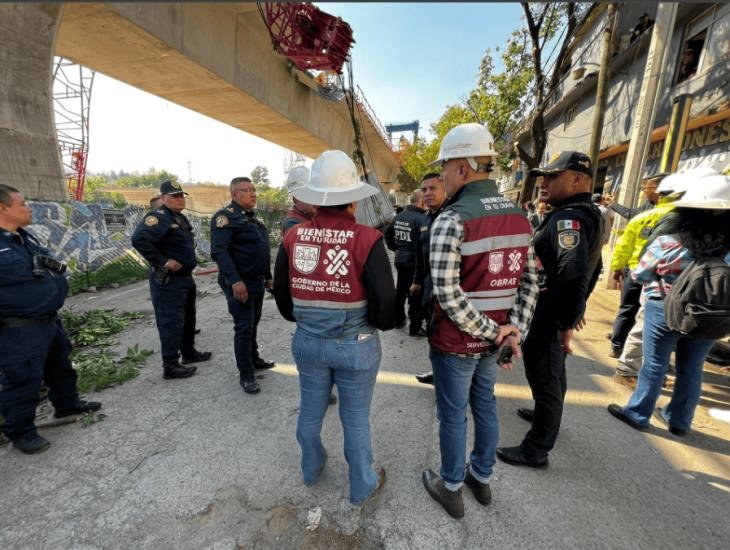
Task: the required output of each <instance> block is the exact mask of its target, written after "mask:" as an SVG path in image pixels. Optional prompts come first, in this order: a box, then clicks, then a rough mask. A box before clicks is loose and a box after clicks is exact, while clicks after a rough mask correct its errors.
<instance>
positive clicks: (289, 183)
mask: <svg viewBox="0 0 730 550" xmlns="http://www.w3.org/2000/svg"><path fill="white" fill-rule="evenodd" d="M307 180H309V168H307V167H306V166H295V167H294V168H292V169H291V170H289V175H288V176H287V178H286V188H287V191H289V195H290V196H291V198H292V203H293V206H292V207H291V208H290V209H289V211H288V212H287V213H286V216H285V217H284V221H282V222H281V229H282V233H284V234H286V232H287V231H289V229H291V228H292V227H293V226H295V225H297V224H299V223H303V222H305V221H307V220H310V219H311V218H312V216H313V215H314V211H315V210H316V207H315V206H314V205H311V204H308V203H306V202H303V201H300V200H299V199H298V198H296V197H295V196H294V195H293V193H294V191H296V190H297V189H301V188H302V187H304V186H305V185H306V184H307Z"/></svg>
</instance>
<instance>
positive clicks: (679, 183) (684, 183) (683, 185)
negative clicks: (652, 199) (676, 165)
mask: <svg viewBox="0 0 730 550" xmlns="http://www.w3.org/2000/svg"><path fill="white" fill-rule="evenodd" d="M716 175H718V173H717V171H715V170H713V169H712V168H695V169H694V170H689V171H687V172H679V173H676V174H669V175H668V176H666V177H665V178H664V179H663V180H662V181H661V182H659V185H658V186H657V188H656V192H657V193H659V194H660V195H669V196H679V195H681V194H682V193H684V192H685V191H687V189H689V188H690V187H692V186H693V185H696V184H699V180H701V179H702V178H705V177H707V176H716Z"/></svg>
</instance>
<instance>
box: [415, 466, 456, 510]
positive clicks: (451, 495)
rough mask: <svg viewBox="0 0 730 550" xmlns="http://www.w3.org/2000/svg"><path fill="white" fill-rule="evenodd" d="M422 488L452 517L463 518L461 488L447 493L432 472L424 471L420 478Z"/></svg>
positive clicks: (441, 482) (438, 478)
mask: <svg viewBox="0 0 730 550" xmlns="http://www.w3.org/2000/svg"><path fill="white" fill-rule="evenodd" d="M421 479H422V481H423V486H424V487H425V488H426V491H428V494H429V495H431V498H433V499H434V500H435V501H436V502H438V503H439V504H440V505H441V506H443V507H444V510H446V512H447V513H448V514H449V515H450V516H451V517H452V518H456V519H459V518H461V517H464V501H463V500H462V498H461V487H459V489H458V490H456V491H449V490H448V489H447V488H446V487H444V482H443V480H442V479H441V478H440V477H439V476H438V475H437V474H436V473H435V472H433V471H432V470H424V471H423V475H422V476H421Z"/></svg>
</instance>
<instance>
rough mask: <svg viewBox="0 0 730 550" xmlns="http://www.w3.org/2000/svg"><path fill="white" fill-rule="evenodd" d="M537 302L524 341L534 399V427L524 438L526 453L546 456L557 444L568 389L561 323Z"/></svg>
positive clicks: (523, 446)
mask: <svg viewBox="0 0 730 550" xmlns="http://www.w3.org/2000/svg"><path fill="white" fill-rule="evenodd" d="M549 309H550V308H549V307H548V306H547V304H545V303H543V304H542V307H541V304H540V302H539V301H538V304H537V308H536V309H535V316H534V318H533V320H532V324H531V325H530V332H529V333H528V334H527V338H525V341H524V343H523V344H522V354H523V360H524V364H525V375H526V377H527V382H528V383H529V384H530V389H531V390H532V398H533V399H534V400H535V417H534V420H533V421H532V427H531V428H530V431H528V432H527V435H525V438H524V439H523V440H522V443H521V445H520V446H521V447H522V450H523V452H524V453H525V455H527V456H530V457H533V458H542V457H545V456H547V454H548V452H549V451H550V450H551V449H552V448H553V447H554V446H555V440H556V439H557V437H558V432H559V431H560V421H561V419H562V417H563V401H564V399H565V392H566V390H567V388H568V380H567V376H566V374H565V352H564V351H563V348H562V346H561V344H560V341H559V340H558V323H557V321H556V320H555V318H554V317H553V316H552V315H551V314H550V311H548V310H549Z"/></svg>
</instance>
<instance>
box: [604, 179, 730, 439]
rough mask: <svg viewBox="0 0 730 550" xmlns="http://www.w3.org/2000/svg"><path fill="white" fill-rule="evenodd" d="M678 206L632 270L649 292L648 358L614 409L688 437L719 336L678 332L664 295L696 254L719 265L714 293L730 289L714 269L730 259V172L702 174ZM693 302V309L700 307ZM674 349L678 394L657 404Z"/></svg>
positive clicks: (723, 322)
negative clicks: (706, 363) (709, 356)
mask: <svg viewBox="0 0 730 550" xmlns="http://www.w3.org/2000/svg"><path fill="white" fill-rule="evenodd" d="M674 207H675V209H674V212H673V213H672V214H670V215H671V216H672V220H671V222H670V224H669V226H668V227H665V228H664V230H665V231H666V234H664V235H660V236H658V237H656V238H655V239H654V240H653V241H652V242H651V243H650V244H649V246H647V248H646V251H645V252H644V254H643V255H642V256H641V259H640V260H639V265H638V266H637V267H636V269H634V270H633V272H632V277H633V278H634V279H635V280H636V281H640V282H641V283H643V293H644V295H645V296H646V305H645V311H644V355H643V360H642V365H641V370H640V371H639V377H638V381H637V384H636V389H635V390H634V393H633V394H632V395H631V397H630V398H629V400H628V403H627V404H626V405H624V406H623V407H621V406H620V405H618V404H616V403H611V404H610V405H609V406H608V412H609V413H611V415H613V416H614V417H616V418H618V419H619V420H621V421H622V422H624V423H626V424H628V425H629V426H631V427H632V428H634V429H636V430H640V431H646V430H648V429H649V420H650V419H651V417H652V416H653V417H654V418H655V419H656V420H657V421H658V422H659V423H660V424H661V425H663V426H665V427H666V428H667V429H668V430H669V432H670V433H672V434H673V435H677V436H684V435H686V434H687V432H688V431H689V430H690V427H691V424H692V418H693V417H694V412H695V409H696V408H697V404H698V403H699V400H700V395H701V392H702V364H703V363H704V361H705V357H707V354H708V352H709V351H710V349H711V348H712V346H713V344H714V341H715V340H714V339H711V338H708V337H707V335H705V336H702V337H701V336H698V335H694V336H687V335H684V334H683V333H682V332H679V331H678V330H672V329H670V328H669V326H668V324H667V317H666V315H665V304H664V300H665V299H666V298H667V296H669V295H671V293H672V292H673V291H674V289H673V286H674V284H675V283H677V279H678V277H679V276H680V274H681V273H682V272H683V271H685V269H688V268H690V269H691V264H692V262H693V260H695V259H697V260H702V262H705V267H703V269H707V270H712V271H711V273H712V277H713V280H715V281H716V283H717V285H716V286H715V287H713V288H711V289H708V293H712V294H714V295H715V296H718V297H722V296H723V295H724V296H726V295H727V292H729V291H730V284H728V280H727V277H726V276H725V277H723V274H726V271H722V272H721V271H715V270H714V267H715V266H717V265H718V264H719V265H720V267H721V268H722V265H723V263H722V261H723V260H724V263H725V264H728V263H730V177H727V176H724V175H722V174H719V173H717V172H715V173H714V174H705V175H704V177H702V178H697V180H696V181H694V182H691V185H690V187H689V188H688V189H687V191H686V192H685V193H684V195H683V196H682V197H681V198H680V199H679V200H677V201H676V202H675V203H674ZM718 259H719V260H720V261H719V262H718V261H717V260H718ZM695 265H696V264H695ZM690 273H691V271H690ZM723 288H724V290H722V289H723ZM715 293H716V294H715ZM686 305H687V306H688V307H687V310H688V311H689V310H691V308H690V307H689V306H693V305H694V304H686ZM704 310H705V311H709V312H711V313H712V319H713V325H714V326H715V327H716V328H717V329H718V330H725V333H724V334H725V335H727V330H728V329H727V326H728V318H727V316H722V315H719V313H720V312H718V311H717V310H713V309H711V308H709V307H708V308H704ZM672 352H675V370H676V373H677V376H676V379H675V381H674V388H673V389H672V395H671V399H670V400H669V403H668V404H667V405H666V406H663V407H660V408H655V407H656V405H657V402H658V400H659V397H660V396H661V393H662V383H663V382H664V377H665V375H666V372H667V369H668V367H669V362H670V358H671V355H672Z"/></svg>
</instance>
